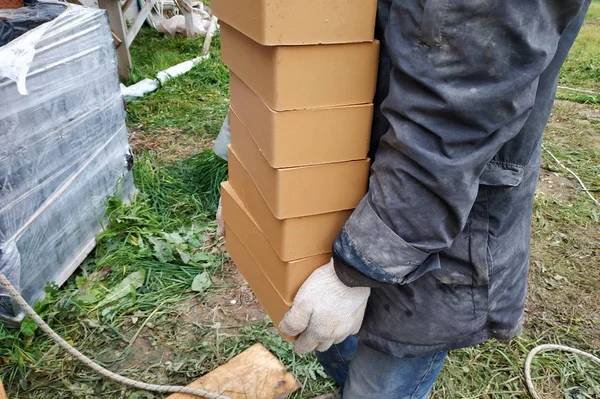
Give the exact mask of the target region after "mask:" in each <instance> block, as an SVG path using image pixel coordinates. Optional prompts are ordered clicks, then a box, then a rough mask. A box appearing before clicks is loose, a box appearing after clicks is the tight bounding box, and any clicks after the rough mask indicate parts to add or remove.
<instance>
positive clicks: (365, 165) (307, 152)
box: [213, 0, 379, 339]
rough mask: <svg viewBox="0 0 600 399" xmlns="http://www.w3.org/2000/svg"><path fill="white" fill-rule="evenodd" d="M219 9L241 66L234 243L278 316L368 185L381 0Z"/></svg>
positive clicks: (233, 252) (219, 4)
mask: <svg viewBox="0 0 600 399" xmlns="http://www.w3.org/2000/svg"><path fill="white" fill-rule="evenodd" d="M336 3H337V4H336ZM342 3H343V4H342ZM213 11H214V13H215V15H216V16H217V17H219V20H220V23H221V45H222V57H223V62H224V63H225V64H226V65H227V67H228V68H229V70H230V76H231V83H230V88H231V121H230V123H231V125H230V129H231V146H230V147H229V181H228V182H225V183H223V185H222V196H223V216H224V218H225V223H226V242H227V244H226V245H227V251H228V252H229V254H230V256H231V257H232V259H233V260H234V262H235V264H236V265H237V267H238V269H239V270H240V272H241V273H242V275H243V276H244V278H245V279H246V280H247V281H248V283H249V284H250V286H251V288H252V289H253V291H254V293H255V294H256V296H257V298H258V300H259V301H260V303H261V304H262V306H263V307H264V308H265V310H266V312H267V314H268V315H269V317H270V318H271V319H272V320H273V322H274V323H275V325H278V324H279V322H280V321H281V319H282V318H283V316H284V315H285V313H286V312H287V311H288V310H289V308H290V306H291V304H292V301H293V299H294V295H295V294H296V292H297V290H298V288H300V286H301V285H302V283H303V282H304V281H305V280H306V278H307V277H308V276H309V275H310V274H311V273H312V272H313V271H314V270H315V269H316V268H318V267H319V266H322V265H324V264H325V263H327V262H328V261H329V259H330V257H331V247H332V244H333V241H334V239H335V237H336V235H337V233H338V232H339V231H340V229H341V227H342V226H343V224H344V222H345V221H346V220H347V219H348V217H349V216H350V214H351V213H352V209H353V208H354V207H356V205H357V204H358V202H359V201H360V199H361V198H362V196H363V195H364V194H365V192H366V188H367V179H368V171H369V160H368V159H367V152H368V148H369V138H370V129H371V119H372V115H373V104H372V101H373V96H374V93H375V84H376V79H377V62H378V54H379V43H378V42H377V41H375V40H373V32H374V27H375V12H376V0H331V1H327V2H323V1H322V0H307V1H303V2H290V1H287V0H262V1H257V2H239V1H238V0H213ZM284 338H286V339H293V338H292V337H285V336H284Z"/></svg>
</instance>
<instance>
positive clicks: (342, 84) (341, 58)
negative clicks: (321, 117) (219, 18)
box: [221, 23, 379, 111]
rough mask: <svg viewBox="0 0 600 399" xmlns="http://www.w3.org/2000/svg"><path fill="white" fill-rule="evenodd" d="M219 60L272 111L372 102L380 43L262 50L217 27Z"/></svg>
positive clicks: (248, 40) (242, 37)
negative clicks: (219, 45) (219, 34)
mask: <svg viewBox="0 0 600 399" xmlns="http://www.w3.org/2000/svg"><path fill="white" fill-rule="evenodd" d="M221 50H222V54H221V57H222V59H223V62H224V63H225V65H227V66H228V67H229V69H231V71H232V72H233V73H234V74H236V75H237V76H238V77H239V78H240V79H242V81H244V83H246V84H247V85H248V86H249V87H250V88H251V89H252V91H254V92H255V93H256V94H258V95H259V96H260V98H262V99H263V101H264V102H265V103H266V104H267V105H268V106H269V107H270V108H271V109H273V110H276V111H285V110H293V109H305V108H318V107H336V106H342V105H353V104H368V103H371V102H373V96H374V95H375V83H376V80H377V63H378V55H379V42H378V41H374V42H369V43H351V44H330V45H314V46H277V47H267V46H261V45H260V44H258V43H256V42H255V41H253V40H252V39H250V38H248V37H246V36H244V35H243V34H242V33H240V32H238V31H236V30H235V29H233V28H232V27H231V26H229V25H227V24H225V23H221Z"/></svg>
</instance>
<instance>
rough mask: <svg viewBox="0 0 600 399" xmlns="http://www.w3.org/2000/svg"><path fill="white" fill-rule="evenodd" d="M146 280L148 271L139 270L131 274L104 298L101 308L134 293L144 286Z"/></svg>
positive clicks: (100, 304)
mask: <svg viewBox="0 0 600 399" xmlns="http://www.w3.org/2000/svg"><path fill="white" fill-rule="evenodd" d="M145 279H146V271H145V270H143V269H142V270H138V271H137V272H134V273H131V274H130V275H129V276H127V277H125V279H124V280H123V281H121V282H120V283H119V285H117V286H116V287H115V288H113V289H112V290H111V291H110V292H109V294H108V295H107V296H106V298H104V299H103V300H102V301H101V302H100V303H99V304H98V306H99V307H102V306H104V305H106V304H108V303H111V302H114V301H116V300H119V299H121V298H123V297H125V296H127V295H128V294H130V293H132V292H134V291H135V290H136V289H137V288H140V287H141V286H142V285H144V280H145Z"/></svg>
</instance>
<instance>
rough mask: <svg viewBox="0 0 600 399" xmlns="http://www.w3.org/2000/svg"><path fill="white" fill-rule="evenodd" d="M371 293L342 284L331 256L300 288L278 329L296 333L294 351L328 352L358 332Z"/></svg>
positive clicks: (364, 288) (294, 334)
mask: <svg viewBox="0 0 600 399" xmlns="http://www.w3.org/2000/svg"><path fill="white" fill-rule="evenodd" d="M370 293H371V288H369V287H348V286H346V285H345V284H344V283H342V282H341V281H340V279H339V278H338V277H337V274H336V273H335V269H334V267H333V259H332V260H331V261H330V262H329V263H328V264H326V265H325V266H321V267H320V268H318V269H317V270H315V271H314V272H313V273H312V274H311V275H310V277H309V278H308V279H307V280H306V281H305V282H304V284H303V285H302V287H300V289H299V290H298V293H297V294H296V297H295V298H294V304H293V306H292V308H291V309H290V310H289V312H288V313H287V314H286V315H285V317H284V318H283V320H281V323H279V329H280V330H281V332H283V333H284V334H287V335H289V336H292V337H293V336H297V339H296V341H295V342H294V351H295V352H296V353H298V354H304V353H309V352H311V351H313V350H315V349H316V350H318V351H321V352H322V351H325V350H327V349H329V347H330V346H331V345H333V344H338V343H340V342H342V341H343V340H344V339H346V338H347V337H348V336H349V335H352V334H356V333H357V332H358V330H359V329H360V326H361V324H362V321H363V317H364V315H365V308H366V306H367V300H368V299H369V295H370Z"/></svg>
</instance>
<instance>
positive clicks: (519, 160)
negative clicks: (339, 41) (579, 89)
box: [280, 0, 589, 399]
mask: <svg viewBox="0 0 600 399" xmlns="http://www.w3.org/2000/svg"><path fill="white" fill-rule="evenodd" d="M588 5H589V4H588V1H587V0H529V1H516V0H514V1H509V0H505V1H495V2H492V1H466V0H458V1H449V0H427V1H423V0H420V1H417V0H412V1H411V0H409V1H406V0H402V1H400V0H380V1H379V6H378V7H379V8H378V16H377V29H376V36H377V38H378V39H379V40H380V41H381V54H380V65H379V77H378V83H377V94H376V98H375V106H376V112H375V117H374V121H373V130H372V140H371V151H370V156H371V158H372V159H373V161H374V162H373V165H372V169H371V176H370V183H369V190H368V193H367V195H366V196H365V197H364V199H363V200H362V202H361V203H360V204H359V206H358V207H357V209H356V210H355V211H354V213H353V215H352V217H351V218H350V219H349V220H348V222H347V223H346V225H345V226H344V228H343V230H342V231H341V233H340V234H339V236H338V238H337V240H336V241H335V244H334V248H333V254H334V255H333V259H332V261H331V262H330V263H329V264H327V265H325V266H323V267H321V268H319V269H317V270H316V271H315V272H314V273H313V274H312V275H311V277H309V278H308V280H307V281H306V282H305V283H304V285H303V286H302V287H301V288H300V290H299V292H298V294H297V295H296V298H295V301H294V305H293V307H292V308H291V310H290V311H289V312H288V314H287V315H286V317H285V318H284V319H283V321H282V322H281V324H280V329H281V331H282V332H284V333H286V334H288V335H290V336H297V337H298V338H297V340H296V342H295V344H294V345H295V346H294V347H295V350H296V351H297V352H298V353H308V352H310V351H313V350H317V351H318V352H317V356H318V357H319V359H320V360H321V362H322V363H323V365H324V367H325V369H326V371H327V372H328V373H329V374H330V375H331V376H332V377H333V378H334V379H336V380H337V381H338V383H339V384H340V386H341V387H342V390H343V397H344V398H350V399H358V398H379V399H386V398H390V399H392V398H414V399H421V398H425V397H427V395H428V394H429V392H430V390H431V387H432V385H433V383H434V381H435V379H436V377H437V375H438V373H439V371H440V369H441V367H442V363H443V362H444V359H445V357H446V353H447V352H448V351H449V350H452V349H456V348H461V347H466V346H471V345H476V344H479V343H482V342H484V341H485V340H487V339H489V338H492V337H495V338H499V339H510V338H512V337H514V336H515V335H516V334H517V333H518V332H519V330H520V328H521V324H522V320H523V310H524V305H525V296H526V280H527V270H528V259H529V236H530V224H531V215H532V203H533V197H534V192H535V187H536V181H537V177H538V169H539V163H540V153H541V150H540V148H541V140H542V132H543V130H544V127H545V125H546V123H547V120H548V118H549V115H550V110H551V108H552V103H553V100H554V95H555V89H556V85H557V79H558V72H559V69H560V67H561V65H562V63H563V62H564V60H565V58H566V56H567V53H568V51H569V49H570V47H571V45H572V44H573V41H574V40H575V37H576V35H577V33H578V31H579V29H580V27H581V25H582V23H583V19H584V16H585V12H586V9H587V7H588ZM354 334H358V335H357V337H358V338H355V337H354Z"/></svg>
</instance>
